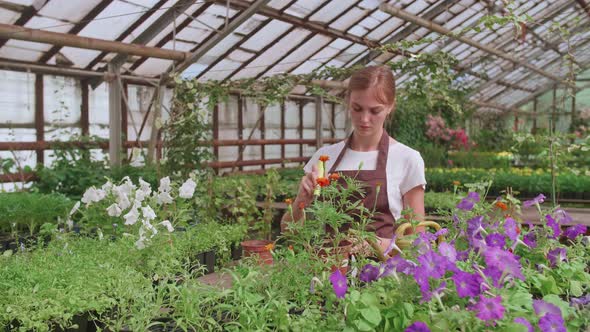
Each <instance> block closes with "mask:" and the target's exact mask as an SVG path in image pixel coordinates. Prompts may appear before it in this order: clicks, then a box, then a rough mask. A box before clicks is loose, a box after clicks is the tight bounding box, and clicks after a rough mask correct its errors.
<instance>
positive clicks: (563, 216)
mask: <svg viewBox="0 0 590 332" xmlns="http://www.w3.org/2000/svg"><path fill="white" fill-rule="evenodd" d="M555 218H557V220H558V221H559V223H560V224H571V223H573V222H574V219H573V218H572V217H571V216H570V215H569V214H568V213H567V212H565V210H564V209H557V210H555Z"/></svg>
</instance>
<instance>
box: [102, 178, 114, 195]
mask: <svg viewBox="0 0 590 332" xmlns="http://www.w3.org/2000/svg"><path fill="white" fill-rule="evenodd" d="M101 189H102V190H104V191H105V192H106V193H109V192H110V191H111V190H112V189H113V183H112V182H111V181H107V182H106V183H105V184H103V185H102V187H101Z"/></svg>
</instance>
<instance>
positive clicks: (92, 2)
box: [39, 0, 100, 22]
mask: <svg viewBox="0 0 590 332" xmlns="http://www.w3.org/2000/svg"><path fill="white" fill-rule="evenodd" d="M99 3H100V0H85V1H71V0H50V1H47V3H46V4H45V6H43V8H41V10H40V11H39V15H43V16H48V17H52V18H56V19H61V20H68V21H70V22H79V21H80V20H81V19H82V18H83V17H84V16H85V15H86V14H88V13H89V12H90V11H91V10H92V9H93V8H94V7H96V5H98V4H99Z"/></svg>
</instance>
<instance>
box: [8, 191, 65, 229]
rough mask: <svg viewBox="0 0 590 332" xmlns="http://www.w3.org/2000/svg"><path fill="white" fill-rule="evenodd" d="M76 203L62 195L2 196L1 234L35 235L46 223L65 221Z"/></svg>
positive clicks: (19, 193)
mask: <svg viewBox="0 0 590 332" xmlns="http://www.w3.org/2000/svg"><path fill="white" fill-rule="evenodd" d="M73 205H74V203H73V202H72V201H70V200H69V199H68V198H67V197H65V196H63V195H60V194H40V193H28V192H16V193H1V194H0V232H23V231H28V232H29V233H30V234H33V233H35V232H37V231H38V230H39V227H40V226H41V225H43V224H44V223H56V222H57V221H58V220H59V219H60V218H62V219H64V218H65V217H66V216H67V214H68V212H69V210H70V209H71V208H72V206H73Z"/></svg>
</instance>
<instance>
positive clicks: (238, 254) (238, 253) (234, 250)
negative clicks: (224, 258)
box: [231, 244, 242, 261]
mask: <svg viewBox="0 0 590 332" xmlns="http://www.w3.org/2000/svg"><path fill="white" fill-rule="evenodd" d="M241 258H242V246H241V245H240V244H232V245H231V259H232V260H234V261H237V260H240V259H241Z"/></svg>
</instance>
